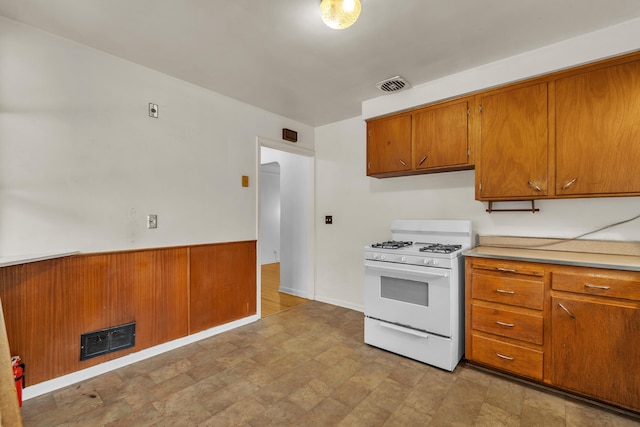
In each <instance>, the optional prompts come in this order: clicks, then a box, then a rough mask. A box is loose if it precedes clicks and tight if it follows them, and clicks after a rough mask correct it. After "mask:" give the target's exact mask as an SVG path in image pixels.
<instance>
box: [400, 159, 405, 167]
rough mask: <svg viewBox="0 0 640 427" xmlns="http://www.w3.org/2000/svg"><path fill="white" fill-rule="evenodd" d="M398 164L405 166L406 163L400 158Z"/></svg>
mask: <svg viewBox="0 0 640 427" xmlns="http://www.w3.org/2000/svg"><path fill="white" fill-rule="evenodd" d="M400 164H401V165H402V166H404V167H407V164H406V163H405V162H404V160H402V159H400Z"/></svg>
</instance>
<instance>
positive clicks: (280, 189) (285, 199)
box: [258, 138, 314, 317]
mask: <svg viewBox="0 0 640 427" xmlns="http://www.w3.org/2000/svg"><path fill="white" fill-rule="evenodd" d="M258 142H259V158H260V168H259V173H260V178H259V188H258V190H259V191H258V198H259V200H258V206H259V209H258V247H259V264H260V265H259V266H260V269H259V270H260V281H259V282H260V286H259V288H260V292H259V294H258V298H259V300H260V307H261V309H260V314H261V316H262V317H264V316H267V315H269V314H272V313H275V312H278V311H282V310H285V309H287V308H289V307H292V306H294V305H298V304H301V303H305V302H308V301H309V300H311V299H313V296H314V283H313V277H314V273H313V236H314V234H313V226H314V224H313V200H314V194H313V191H314V183H313V176H314V173H313V158H312V157H310V154H309V153H307V152H306V150H305V152H304V153H303V154H299V153H296V152H291V151H289V150H288V149H289V147H288V146H285V147H286V148H287V150H283V149H281V148H282V147H281V146H283V145H284V144H282V143H279V142H276V141H269V140H264V139H262V138H258ZM274 146H275V148H274ZM296 148H297V147H296ZM311 154H312V153H311Z"/></svg>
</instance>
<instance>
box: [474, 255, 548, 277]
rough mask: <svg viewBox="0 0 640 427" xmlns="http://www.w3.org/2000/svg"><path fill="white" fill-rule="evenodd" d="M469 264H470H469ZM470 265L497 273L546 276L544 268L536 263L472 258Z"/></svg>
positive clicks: (476, 268)
mask: <svg viewBox="0 0 640 427" xmlns="http://www.w3.org/2000/svg"><path fill="white" fill-rule="evenodd" d="M468 265H469V264H468ZM470 267H471V268H473V269H475V270H485V271H495V272H496V273H514V274H518V275H522V276H537V277H542V276H544V270H543V269H542V268H541V267H540V266H538V265H535V264H529V263H520V262H513V261H506V262H505V261H497V260H491V261H487V260H475V259H474V260H472V261H471V262H470Z"/></svg>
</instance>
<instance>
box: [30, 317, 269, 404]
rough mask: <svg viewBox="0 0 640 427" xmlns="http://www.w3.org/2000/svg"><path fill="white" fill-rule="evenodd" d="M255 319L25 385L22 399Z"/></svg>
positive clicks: (246, 319)
mask: <svg viewBox="0 0 640 427" xmlns="http://www.w3.org/2000/svg"><path fill="white" fill-rule="evenodd" d="M257 320H260V316H259V315H253V316H249V317H245V318H244V319H240V320H236V321H233V322H229V323H226V324H224V325H220V326H216V327H214V328H211V329H207V330H206V331H202V332H198V333H195V334H192V335H188V336H186V337H183V338H178V339H177V340H173V341H169V342H166V343H163V344H160V345H157V346H155V347H151V348H147V349H144V350H141V351H138V352H136V353H131V354H128V355H126V356H123V357H120V358H118V359H114V360H110V361H108V362H104V363H101V364H99V365H96V366H92V367H90V368H87V369H83V370H81V371H76V372H73V373H71V374H67V375H63V376H61V377H58V378H54V379H52V380H49V381H44V382H41V383H38V384H35V385H32V386H30V387H26V388H25V389H24V390H23V391H22V400H29V399H31V398H34V397H37V396H40V395H43V394H46V393H50V392H52V391H55V390H58V389H61V388H64V387H67V386H69V385H72V384H75V383H78V382H80V381H85V380H88V379H91V378H93V377H97V376H98V375H102V374H105V373H107V372H110V371H113V370H116V369H119V368H123V367H125V366H127V365H131V364H132V363H136V362H139V361H141V360H145V359H148V358H150V357H153V356H157V355H159V354H162V353H166V352H167V351H171V350H175V349H177V348H180V347H183V346H185V345H188V344H192V343H194V342H196V341H200V340H202V339H205V338H209V337H212V336H214V335H218V334H221V333H222V332H226V331H230V330H232V329H235V328H238V327H240V326H244V325H248V324H249V323H253V322H255V321H257Z"/></svg>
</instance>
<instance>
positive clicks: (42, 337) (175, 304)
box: [0, 241, 256, 385]
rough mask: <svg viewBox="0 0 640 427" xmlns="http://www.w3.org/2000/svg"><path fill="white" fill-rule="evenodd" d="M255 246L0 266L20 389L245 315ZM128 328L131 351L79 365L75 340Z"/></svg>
mask: <svg viewBox="0 0 640 427" xmlns="http://www.w3.org/2000/svg"><path fill="white" fill-rule="evenodd" d="M255 248H256V242H255V241H247V242H233V243H220V244H210V245H198V246H183V247H172V248H158V249H144V250H133V251H122V252H109V253H94V254H80V255H74V256H70V257H65V258H58V259H53V260H47V261H39V262H33V263H29V264H22V265H15V266H9V267H3V268H0V300H1V301H2V307H3V308H4V320H5V324H6V329H7V336H8V341H9V346H10V349H11V353H12V354H13V355H19V356H21V357H22V360H23V361H24V363H25V364H26V367H27V368H26V371H25V373H26V381H27V385H34V384H38V383H40V382H43V381H47V380H50V379H53V378H56V377H59V376H62V375H65V374H69V373H72V372H75V371H78V370H81V369H84V368H87V367H91V366H94V365H97V364H99V363H103V362H106V361H109V360H112V359H116V358H119V357H122V356H124V355H127V354H129V353H133V352H137V351H140V350H143V349H145V348H149V347H153V346H156V345H159V344H162V343H165V342H168V341H172V340H175V339H177V338H181V337H184V336H187V335H189V334H190V333H194V332H197V331H199V330H202V329H206V328H208V327H212V326H216V325H219V324H222V323H226V322H229V321H231V320H236V319H239V318H242V317H246V316H249V315H251V314H255V312H256V308H255V307H256V252H255ZM190 302H191V303H190ZM202 313H216V314H215V316H213V317H212V318H209V317H207V315H203V314H202ZM189 319H191V324H190V323H189ZM130 322H135V323H136V335H135V346H134V347H132V348H128V349H124V350H119V351H115V352H113V353H108V354H103V355H100V356H97V357H94V358H90V359H86V360H83V361H81V360H80V336H81V334H84V333H87V332H93V331H99V330H102V329H106V328H110V327H114V326H120V325H124V324H127V323H130Z"/></svg>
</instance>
